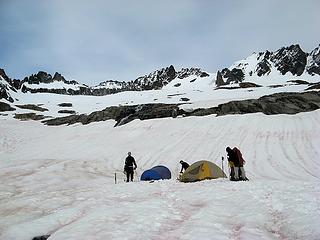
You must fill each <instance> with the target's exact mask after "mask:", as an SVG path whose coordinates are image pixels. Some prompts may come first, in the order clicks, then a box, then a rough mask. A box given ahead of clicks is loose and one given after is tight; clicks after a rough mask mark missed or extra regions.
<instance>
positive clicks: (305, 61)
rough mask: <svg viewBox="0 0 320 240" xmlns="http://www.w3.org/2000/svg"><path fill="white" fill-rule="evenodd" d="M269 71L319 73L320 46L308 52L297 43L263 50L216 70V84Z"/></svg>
mask: <svg viewBox="0 0 320 240" xmlns="http://www.w3.org/2000/svg"><path fill="white" fill-rule="evenodd" d="M271 72H279V74H281V75H286V74H287V73H291V74H292V75H295V76H301V75H302V74H304V73H307V74H310V75H315V74H318V75H320V46H318V47H317V48H315V49H314V50H313V51H312V52H311V53H310V54H308V53H306V52H304V51H303V50H302V49H301V47H300V46H299V44H294V45H291V46H289V47H282V48H280V49H279V50H277V51H275V52H271V51H268V50H267V51H265V52H260V53H258V54H255V53H254V54H253V55H251V56H250V57H248V58H246V59H244V60H241V61H238V62H236V63H235V64H234V65H232V66H231V67H230V68H225V69H223V70H221V71H218V73H217V76H216V85H217V86H221V85H225V84H230V83H239V82H241V81H245V80H246V78H250V77H254V78H256V77H262V76H268V75H269V74H270V73H271Z"/></svg>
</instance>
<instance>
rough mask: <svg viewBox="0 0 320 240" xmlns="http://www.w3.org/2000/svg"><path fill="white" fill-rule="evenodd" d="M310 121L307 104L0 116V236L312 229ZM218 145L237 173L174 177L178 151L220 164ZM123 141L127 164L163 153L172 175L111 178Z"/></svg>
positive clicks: (315, 202) (150, 162)
mask: <svg viewBox="0 0 320 240" xmlns="http://www.w3.org/2000/svg"><path fill="white" fill-rule="evenodd" d="M319 124H320V111H319V110H317V111H314V112H309V113H301V114H297V115H274V116H266V115H263V114H259V113H257V114H249V115H234V116H223V117H215V116H205V117H189V118H176V119H172V118H167V119H155V120H148V121H140V120H135V121H133V122H131V123H129V124H127V125H123V126H120V127H117V128H113V125H114V121H106V122H98V123H92V124H89V125H86V126H83V125H80V124H76V125H72V126H58V127H47V126H44V125H42V124H41V123H39V122H35V121H27V122H20V121H17V120H0V159H1V161H0V172H1V174H0V180H1V182H2V183H3V184H1V186H0V216H1V218H0V239H10V240H11V239H12V240H15V239H19V240H20V239H21V240H23V239H32V237H34V236H37V235H44V234H51V237H50V238H49V239H50V240H51V239H54V240H56V239H200V238H202V239H319V237H320V231H319V230H318V224H317V223H318V222H319V220H320V217H319V216H320V187H319V178H320V171H319V164H318V163H319V148H318V146H319V143H320V130H319V129H320V128H319ZM228 145H229V146H238V147H239V148H240V149H241V151H242V153H243V155H244V158H245V159H246V160H247V164H246V166H245V169H246V171H247V175H248V177H249V178H250V181H249V182H230V181H228V180H227V179H217V180H211V181H203V182H198V183H189V184H184V183H179V182H177V181H176V180H175V178H176V177H177V174H178V172H179V170H180V165H179V160H181V159H183V160H185V161H187V162H189V163H193V162H195V161H198V160H202V159H207V160H210V161H213V162H215V163H216V164H218V165H219V166H221V156H224V155H225V147H226V146H228ZM127 151H131V152H132V154H133V156H134V157H135V158H136V160H137V164H138V175H141V173H142V171H143V170H146V169H149V168H150V167H152V166H155V165H158V164H163V165H166V166H168V167H169V169H170V170H171V172H172V175H173V179H171V180H168V181H158V182H154V183H148V182H134V183H129V184H125V183H123V178H124V175H123V174H122V173H121V171H122V169H123V164H124V158H125V157H126V153H127ZM224 165H225V166H226V162H225V164H224ZM225 171H226V168H225ZM115 172H116V173H117V176H118V184H114V173H115ZM136 181H137V179H136Z"/></svg>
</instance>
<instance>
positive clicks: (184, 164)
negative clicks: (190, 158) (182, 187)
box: [180, 160, 190, 173]
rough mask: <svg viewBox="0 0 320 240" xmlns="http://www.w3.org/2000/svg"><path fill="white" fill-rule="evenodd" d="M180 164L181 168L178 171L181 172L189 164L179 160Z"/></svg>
mask: <svg viewBox="0 0 320 240" xmlns="http://www.w3.org/2000/svg"><path fill="white" fill-rule="evenodd" d="M180 164H181V170H180V173H183V171H185V170H187V168H188V167H189V166H190V165H189V164H188V163H186V162H184V161H182V160H181V161H180Z"/></svg>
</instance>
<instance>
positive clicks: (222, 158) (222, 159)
mask: <svg viewBox="0 0 320 240" xmlns="http://www.w3.org/2000/svg"><path fill="white" fill-rule="evenodd" d="M223 161H224V157H223V156H222V157H221V166H222V172H223V173H224V169H223Z"/></svg>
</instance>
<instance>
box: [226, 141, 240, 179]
mask: <svg viewBox="0 0 320 240" xmlns="http://www.w3.org/2000/svg"><path fill="white" fill-rule="evenodd" d="M226 151H227V155H228V156H227V157H228V163H229V166H230V169H231V171H230V180H231V181H239V159H238V156H237V155H236V153H235V152H234V151H233V150H232V149H231V148H230V147H227V148H226Z"/></svg>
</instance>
